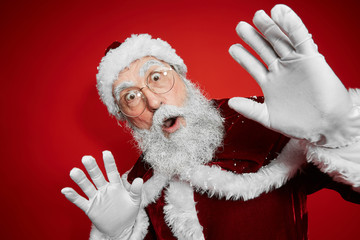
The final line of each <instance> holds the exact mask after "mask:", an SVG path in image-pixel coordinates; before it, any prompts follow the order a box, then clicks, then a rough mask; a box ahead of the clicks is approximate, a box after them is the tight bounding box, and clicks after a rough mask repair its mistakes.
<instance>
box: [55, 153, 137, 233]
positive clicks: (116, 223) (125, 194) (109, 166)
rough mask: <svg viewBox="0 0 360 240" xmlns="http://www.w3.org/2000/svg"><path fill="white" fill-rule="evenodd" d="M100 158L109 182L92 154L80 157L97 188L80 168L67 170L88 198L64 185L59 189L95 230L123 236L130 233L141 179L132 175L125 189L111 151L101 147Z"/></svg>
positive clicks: (134, 217) (135, 212) (135, 214)
mask: <svg viewBox="0 0 360 240" xmlns="http://www.w3.org/2000/svg"><path fill="white" fill-rule="evenodd" d="M103 159H104V164H105V169H106V173H107V177H108V179H109V181H110V182H107V181H106V180H105V178H104V176H103V174H102V172H101V170H100V169H99V167H98V165H97V163H96V161H95V159H94V158H93V157H91V156H84V157H83V158H82V162H83V164H84V166H85V168H86V170H87V172H88V173H89V175H90V177H91V179H92V180H93V182H94V183H95V186H96V188H97V189H96V188H95V186H94V185H93V184H92V183H91V182H90V181H89V180H88V179H87V177H86V175H85V174H84V172H83V171H81V170H80V169H78V168H74V169H72V170H71V172H70V177H71V178H72V179H73V180H74V182H75V183H76V184H77V185H79V187H80V188H81V189H82V190H83V192H84V193H85V194H86V196H87V197H88V198H89V200H87V199H85V198H84V197H82V196H80V195H79V194H78V193H76V192H75V191H74V190H73V189H72V188H64V189H62V190H61V192H62V193H63V194H64V195H65V197H66V198H67V199H68V200H69V201H70V202H72V203H74V204H75V205H76V206H78V207H79V208H80V209H81V210H83V211H84V212H85V213H86V215H88V217H89V218H90V220H91V221H92V223H93V224H94V225H95V227H96V228H97V229H98V230H99V231H101V232H102V233H104V234H106V235H108V236H110V237H112V238H125V239H127V238H128V237H129V236H130V235H131V232H132V227H133V225H134V223H135V219H136V216H137V214H138V212H139V208H140V202H141V189H142V185H143V181H142V179H140V178H137V179H135V180H134V182H133V183H132V185H131V186H130V189H129V191H128V190H126V189H125V187H124V185H123V182H122V180H121V179H120V175H119V173H118V170H117V168H116V164H115V160H114V157H113V156H112V154H111V152H109V151H104V152H103Z"/></svg>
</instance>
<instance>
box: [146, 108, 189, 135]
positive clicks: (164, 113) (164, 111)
mask: <svg viewBox="0 0 360 240" xmlns="http://www.w3.org/2000/svg"><path fill="white" fill-rule="evenodd" d="M185 115H186V111H185V108H184V107H177V106H173V105H161V106H160V107H159V108H158V109H157V110H156V111H155V113H154V116H153V119H152V121H153V124H152V126H151V129H154V130H156V129H159V128H160V129H161V127H162V125H163V124H164V121H165V120H166V119H169V118H172V117H179V116H181V117H184V118H185Z"/></svg>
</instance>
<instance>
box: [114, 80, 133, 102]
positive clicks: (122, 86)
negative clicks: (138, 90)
mask: <svg viewBox="0 0 360 240" xmlns="http://www.w3.org/2000/svg"><path fill="white" fill-rule="evenodd" d="M133 86H135V84H134V83H133V82H131V81H125V82H122V83H120V84H119V85H117V86H116V87H115V88H114V95H115V98H116V100H117V101H119V100H120V93H121V91H122V90H124V89H126V88H129V87H133Z"/></svg>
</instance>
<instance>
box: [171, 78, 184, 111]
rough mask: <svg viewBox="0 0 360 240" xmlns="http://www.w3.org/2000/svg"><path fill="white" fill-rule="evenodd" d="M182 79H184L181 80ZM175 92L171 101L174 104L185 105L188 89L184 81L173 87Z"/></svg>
mask: <svg viewBox="0 0 360 240" xmlns="http://www.w3.org/2000/svg"><path fill="white" fill-rule="evenodd" d="M180 81H182V80H180ZM172 90H173V92H172V94H171V102H172V105H175V106H179V107H180V106H184V104H185V101H186V98H187V90H186V87H185V85H184V83H183V82H181V84H175V86H174V88H173V89H172Z"/></svg>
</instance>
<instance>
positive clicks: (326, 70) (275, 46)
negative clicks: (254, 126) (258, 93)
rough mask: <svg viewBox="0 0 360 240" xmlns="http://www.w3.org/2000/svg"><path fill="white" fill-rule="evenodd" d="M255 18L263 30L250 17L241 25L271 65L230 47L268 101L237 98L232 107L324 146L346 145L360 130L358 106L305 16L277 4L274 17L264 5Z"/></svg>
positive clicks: (247, 38) (240, 30)
mask: <svg viewBox="0 0 360 240" xmlns="http://www.w3.org/2000/svg"><path fill="white" fill-rule="evenodd" d="M253 22H254V24H255V26H256V27H257V28H258V29H259V31H260V32H261V33H262V35H261V34H260V33H258V32H257V31H256V30H255V29H254V28H253V27H251V26H250V25H249V24H247V23H245V22H240V23H239V24H238V26H237V28H236V30H237V33H238V35H239V36H240V37H241V38H242V39H243V40H244V41H245V42H246V43H247V44H249V45H250V46H251V47H252V48H253V49H254V50H255V51H256V52H257V53H258V54H259V56H260V57H261V58H262V60H263V61H264V62H265V64H266V65H267V66H268V67H266V66H264V65H263V64H262V63H261V62H260V61H259V60H257V59H256V58H255V57H254V56H252V55H251V54H250V53H249V52H248V51H246V50H245V48H243V47H242V46H241V45H240V44H235V45H233V46H231V47H230V49H229V52H230V54H231V55H232V57H233V58H234V59H235V60H236V61H237V62H238V63H239V64H240V65H241V66H243V67H244V68H245V69H246V70H247V71H248V72H249V73H250V75H252V77H254V79H255V80H256V81H257V83H258V84H259V85H260V87H261V89H262V91H263V94H264V97H265V102H264V103H263V104H259V103H256V102H254V101H252V100H249V99H245V98H232V99H231V100H230V101H229V106H230V107H231V108H233V109H234V110H236V111H238V112H239V113H241V114H243V115H244V116H246V117H248V118H250V119H253V120H255V121H257V122H259V123H261V124H263V125H264V126H266V127H268V128H270V129H273V130H275V131H278V132H280V133H282V134H285V135H287V136H290V137H294V138H298V139H306V140H308V141H310V142H312V143H315V144H318V145H322V146H328V147H337V146H341V145H343V144H344V143H346V142H347V141H349V140H351V139H352V138H354V137H355V136H357V135H359V133H358V131H354V129H359V126H360V118H359V112H358V109H356V108H353V105H352V101H351V99H350V96H349V94H348V92H347V90H346V89H345V87H344V86H343V84H342V83H341V81H340V80H339V79H338V77H337V76H336V75H335V73H334V72H333V71H332V69H331V68H330V67H329V65H328V64H327V63H326V61H325V59H324V57H323V56H322V55H321V54H319V52H318V50H317V46H316V44H315V43H314V41H313V39H312V37H311V35H310V34H309V33H308V30H307V29H306V27H305V26H304V24H303V23H302V21H301V19H300V18H299V17H298V16H297V15H296V14H295V13H294V12H293V11H292V10H291V9H290V8H289V7H287V6H285V5H276V6H275V7H274V8H273V9H272V10H271V18H270V17H269V16H268V15H267V14H266V13H265V12H264V11H262V10H260V11H258V12H257V13H256V14H255V16H254V19H253Z"/></svg>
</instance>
